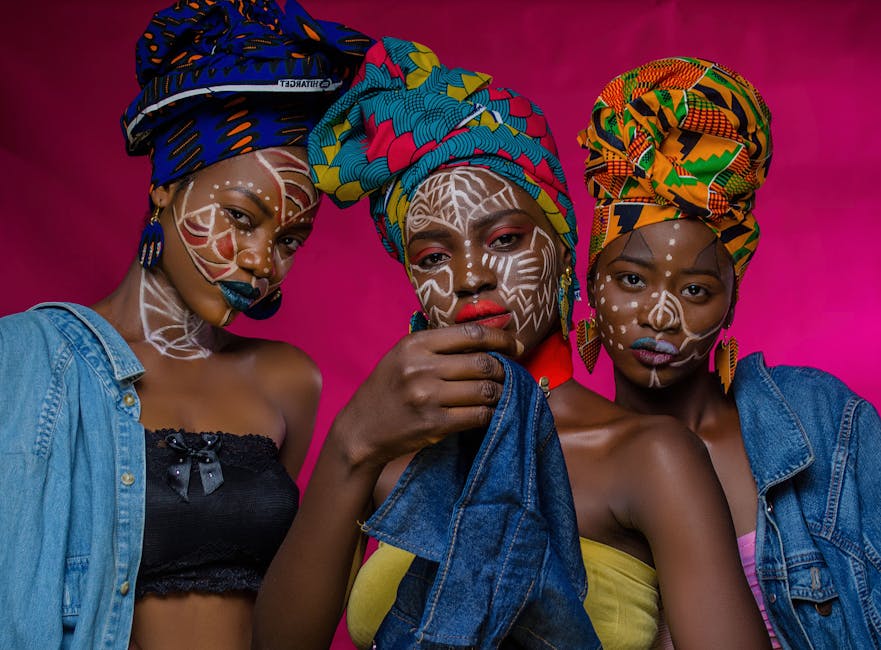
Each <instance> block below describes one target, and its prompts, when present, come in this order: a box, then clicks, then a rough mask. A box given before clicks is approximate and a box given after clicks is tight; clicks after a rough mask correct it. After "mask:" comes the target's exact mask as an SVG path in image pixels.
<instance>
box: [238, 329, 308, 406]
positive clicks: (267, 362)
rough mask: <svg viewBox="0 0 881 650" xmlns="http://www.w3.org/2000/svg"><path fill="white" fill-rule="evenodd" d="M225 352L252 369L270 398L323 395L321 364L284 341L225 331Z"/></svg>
mask: <svg viewBox="0 0 881 650" xmlns="http://www.w3.org/2000/svg"><path fill="white" fill-rule="evenodd" d="M224 336H225V341H224V351H226V352H229V353H231V354H233V355H235V356H237V357H240V358H241V360H242V361H243V362H244V363H245V364H247V365H248V366H249V370H250V371H251V372H252V373H253V375H254V378H255V380H256V381H257V382H258V383H259V384H260V385H261V386H262V387H263V388H264V392H265V393H266V394H268V395H270V396H272V395H283V396H284V398H285V399H290V398H291V395H292V392H293V393H295V394H303V393H305V394H307V395H314V396H315V397H316V399H317V395H318V394H319V393H320V392H321V372H320V370H319V369H318V365H317V364H316V363H315V361H313V360H312V358H311V357H310V356H309V355H308V354H306V353H305V352H304V351H303V350H301V349H300V348H298V347H297V346H295V345H291V344H290V343H286V342H284V341H275V340H271V339H260V338H249V337H242V336H238V335H235V334H232V333H230V332H224Z"/></svg>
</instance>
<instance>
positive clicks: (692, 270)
mask: <svg viewBox="0 0 881 650" xmlns="http://www.w3.org/2000/svg"><path fill="white" fill-rule="evenodd" d="M680 272H681V273H684V274H685V275H709V276H710V277H713V278H716V279H717V280H719V281H720V282H721V281H722V275H721V274H720V273H719V271H718V270H716V269H708V268H700V267H695V266H692V267H689V268H687V269H682V271H680Z"/></svg>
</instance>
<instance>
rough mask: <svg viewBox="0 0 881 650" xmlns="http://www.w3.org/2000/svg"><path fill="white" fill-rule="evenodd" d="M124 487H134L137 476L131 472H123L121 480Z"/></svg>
mask: <svg viewBox="0 0 881 650" xmlns="http://www.w3.org/2000/svg"><path fill="white" fill-rule="evenodd" d="M119 480H121V481H122V484H123V485H133V484H134V482H135V475H134V474H132V473H131V472H123V473H122V476H121V477H120V479H119Z"/></svg>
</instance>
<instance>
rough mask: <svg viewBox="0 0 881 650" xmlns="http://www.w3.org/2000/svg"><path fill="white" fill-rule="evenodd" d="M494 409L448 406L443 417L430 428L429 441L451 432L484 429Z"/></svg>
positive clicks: (443, 436)
mask: <svg viewBox="0 0 881 650" xmlns="http://www.w3.org/2000/svg"><path fill="white" fill-rule="evenodd" d="M493 413H494V410H493V409H492V408H491V407H489V406H457V407H455V408H448V409H446V410H445V412H444V416H443V418H442V419H441V420H440V421H439V422H437V423H436V425H435V427H434V428H433V430H432V435H431V440H430V442H432V443H435V442H438V441H440V440H441V439H443V438H445V437H446V436H447V435H449V434H451V433H460V432H462V431H469V430H471V429H485V428H486V427H488V426H489V423H490V421H491V420H492V417H493Z"/></svg>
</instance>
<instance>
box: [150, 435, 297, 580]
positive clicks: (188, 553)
mask: <svg viewBox="0 0 881 650" xmlns="http://www.w3.org/2000/svg"><path fill="white" fill-rule="evenodd" d="M146 445H147V485H146V512H145V520H144V545H143V551H142V555H141V566H140V569H139V570H138V581H137V590H136V593H137V595H138V596H139V597H140V596H143V595H144V594H148V593H158V594H168V593H173V592H186V591H203V592H212V593H219V592H225V591H233V590H248V591H257V589H258V588H259V586H260V582H261V580H262V578H263V574H264V573H265V571H266V568H267V567H268V566H269V562H270V561H271V560H272V556H273V555H275V552H276V551H277V550H278V547H279V546H280V545H281V542H282V540H283V539H284V536H285V534H286V533H287V531H288V528H289V527H290V525H291V522H292V521H293V520H294V515H295V514H296V513H297V505H298V502H299V491H298V490H297V484H296V483H294V481H292V480H291V478H290V476H288V473H287V472H286V471H285V469H284V467H283V466H282V465H281V463H280V462H279V461H278V449H277V448H276V446H275V443H274V442H273V441H272V440H271V439H270V438H267V437H266V436H255V435H245V436H239V435H233V434H229V433H201V434H196V433H188V432H185V431H174V430H161V431H147V432H146Z"/></svg>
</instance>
